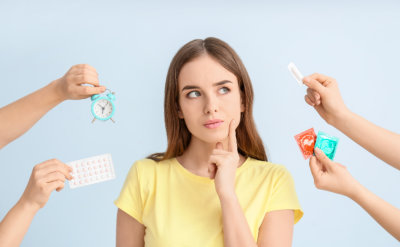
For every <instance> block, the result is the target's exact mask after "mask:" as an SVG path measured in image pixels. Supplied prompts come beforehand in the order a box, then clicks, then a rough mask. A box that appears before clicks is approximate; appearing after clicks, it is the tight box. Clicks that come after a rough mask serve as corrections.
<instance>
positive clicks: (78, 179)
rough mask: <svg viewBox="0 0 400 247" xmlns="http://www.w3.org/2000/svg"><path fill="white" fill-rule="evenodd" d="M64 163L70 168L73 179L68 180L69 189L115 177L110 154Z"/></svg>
mask: <svg viewBox="0 0 400 247" xmlns="http://www.w3.org/2000/svg"><path fill="white" fill-rule="evenodd" d="M66 164H67V165H69V166H70V167H71V168H72V173H71V175H72V176H73V179H72V180H70V181H69V187H70V188H71V189H74V188H78V187H82V186H85V185H89V184H95V183H100V182H104V181H107V180H111V179H114V178H115V170H114V165H113V162H112V159H111V154H103V155H98V156H93V157H90V158H86V159H81V160H76V161H72V162H68V163H66Z"/></svg>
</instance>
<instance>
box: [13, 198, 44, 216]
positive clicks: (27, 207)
mask: <svg viewBox="0 0 400 247" xmlns="http://www.w3.org/2000/svg"><path fill="white" fill-rule="evenodd" d="M16 208H21V209H22V210H23V211H24V212H26V213H29V214H32V215H35V214H36V213H37V212H38V211H39V209H40V206H39V204H37V203H32V202H29V201H27V200H24V198H21V199H20V200H19V201H18V202H17V204H16Z"/></svg>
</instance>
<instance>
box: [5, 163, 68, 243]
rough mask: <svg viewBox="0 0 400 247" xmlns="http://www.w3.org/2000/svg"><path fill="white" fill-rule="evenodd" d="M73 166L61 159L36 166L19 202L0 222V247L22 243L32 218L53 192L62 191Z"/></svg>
mask: <svg viewBox="0 0 400 247" xmlns="http://www.w3.org/2000/svg"><path fill="white" fill-rule="evenodd" d="M71 171H72V170H71V168H70V167H69V166H67V165H66V164H64V163H62V162H60V161H58V160H55V159H53V160H48V161H45V162H43V163H41V164H39V165H36V166H35V167H34V168H33V171H32V174H31V177H30V179H29V182H28V185H27V186H26V189H25V191H24V193H23V195H22V196H21V198H20V200H19V201H18V203H17V204H16V205H15V206H14V207H13V208H12V209H11V210H10V211H9V212H8V213H7V215H6V216H5V217H4V219H3V220H2V221H1V222H0V246H7V247H14V246H20V244H21V242H22V240H23V238H24V235H25V234H26V232H27V231H28V228H29V225H30V224H31V222H32V220H33V217H34V216H35V214H36V213H37V211H39V209H40V208H42V207H44V205H45V204H46V203H47V201H48V200H49V197H50V194H51V192H52V191H54V190H57V191H61V190H62V189H63V188H64V182H65V180H66V179H69V180H70V179H72V176H71V175H70V174H69V173H70V172H71Z"/></svg>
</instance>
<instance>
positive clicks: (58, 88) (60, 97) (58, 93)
mask: <svg viewBox="0 0 400 247" xmlns="http://www.w3.org/2000/svg"><path fill="white" fill-rule="evenodd" d="M47 87H48V88H49V90H51V92H52V95H54V96H55V99H56V101H58V102H59V103H61V102H63V101H64V100H67V99H68V98H67V97H66V96H65V94H64V93H63V88H62V85H61V81H60V79H57V80H54V81H52V82H50V84H48V85H47Z"/></svg>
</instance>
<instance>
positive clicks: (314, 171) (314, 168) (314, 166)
mask: <svg viewBox="0 0 400 247" xmlns="http://www.w3.org/2000/svg"><path fill="white" fill-rule="evenodd" d="M310 170H311V175H312V176H313V177H314V179H316V178H317V177H318V174H319V172H320V171H321V167H320V166H319V165H318V161H317V159H316V158H315V157H314V156H311V158H310Z"/></svg>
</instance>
